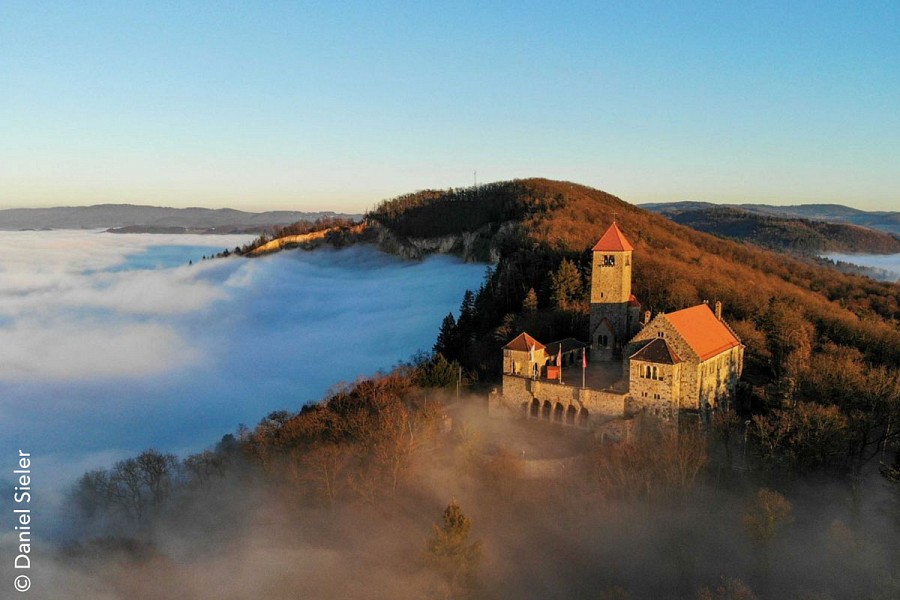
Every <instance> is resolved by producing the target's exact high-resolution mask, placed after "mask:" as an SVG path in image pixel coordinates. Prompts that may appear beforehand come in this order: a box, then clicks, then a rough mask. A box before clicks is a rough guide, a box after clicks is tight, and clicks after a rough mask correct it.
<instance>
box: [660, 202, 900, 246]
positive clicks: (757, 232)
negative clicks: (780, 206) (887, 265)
mask: <svg viewBox="0 0 900 600" xmlns="http://www.w3.org/2000/svg"><path fill="white" fill-rule="evenodd" d="M648 208H649V210H652V211H653V212H658V213H660V214H662V215H665V216H666V217H668V218H670V219H672V220H673V221H675V222H676V223H680V224H682V225H687V226H689V227H692V228H694V229H698V230H700V231H704V232H706V233H712V234H714V235H719V236H722V237H727V238H731V239H735V240H739V241H745V242H751V243H754V244H757V245H759V246H763V247H765V248H771V249H773V250H782V251H786V252H793V253H797V254H804V255H819V254H823V253H825V252H851V253H853V252H858V253H865V254H896V253H900V237H897V236H896V235H892V234H889V233H886V232H884V231H876V230H874V229H869V228H867V227H860V226H857V225H850V224H847V223H834V222H825V221H814V220H810V219H802V218H799V217H789V216H774V215H765V214H760V213H756V212H751V211H748V210H745V209H742V208H736V207H731V206H715V205H713V206H708V207H702V208H679V207H671V206H669V205H665V204H658V205H653V206H652V207H648Z"/></svg>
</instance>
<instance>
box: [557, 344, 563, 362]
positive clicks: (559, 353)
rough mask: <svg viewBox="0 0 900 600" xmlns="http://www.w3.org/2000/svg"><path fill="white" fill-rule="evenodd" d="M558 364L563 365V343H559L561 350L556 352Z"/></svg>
mask: <svg viewBox="0 0 900 600" xmlns="http://www.w3.org/2000/svg"><path fill="white" fill-rule="evenodd" d="M556 366H557V367H561V366H562V344H560V345H559V352H557V353H556Z"/></svg>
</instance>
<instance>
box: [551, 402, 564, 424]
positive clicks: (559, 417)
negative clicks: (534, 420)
mask: <svg viewBox="0 0 900 600" xmlns="http://www.w3.org/2000/svg"><path fill="white" fill-rule="evenodd" d="M563 411H564V409H563V405H562V404H560V403H559V402H557V403H556V408H555V409H554V410H553V422H554V423H562V421H563Z"/></svg>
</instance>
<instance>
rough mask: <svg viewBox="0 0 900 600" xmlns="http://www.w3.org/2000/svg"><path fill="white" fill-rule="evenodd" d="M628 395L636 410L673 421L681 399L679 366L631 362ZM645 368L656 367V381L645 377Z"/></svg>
mask: <svg viewBox="0 0 900 600" xmlns="http://www.w3.org/2000/svg"><path fill="white" fill-rule="evenodd" d="M629 362H630V363H631V367H630V371H629V379H628V393H629V394H630V395H631V397H632V401H633V402H634V405H635V406H636V407H637V409H642V410H645V411H646V412H648V413H650V414H652V415H654V416H657V417H659V418H661V419H674V418H675V417H676V415H677V412H678V407H679V400H680V398H681V365H680V364H675V365H664V364H658V363H650V362H646V361H642V360H631V361H629ZM647 367H651V368H653V367H656V369H657V379H653V378H652V377H647V376H646V369H647Z"/></svg>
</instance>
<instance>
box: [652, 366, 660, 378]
mask: <svg viewBox="0 0 900 600" xmlns="http://www.w3.org/2000/svg"><path fill="white" fill-rule="evenodd" d="M653 379H659V373H658V372H657V370H656V367H653Z"/></svg>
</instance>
